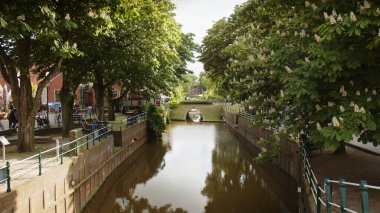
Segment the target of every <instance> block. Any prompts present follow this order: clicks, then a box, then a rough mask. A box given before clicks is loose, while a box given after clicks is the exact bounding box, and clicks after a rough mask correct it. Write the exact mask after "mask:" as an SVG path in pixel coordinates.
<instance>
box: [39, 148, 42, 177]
mask: <svg viewBox="0 0 380 213" xmlns="http://www.w3.org/2000/svg"><path fill="white" fill-rule="evenodd" d="M41 159H42V157H41V151H40V152H39V153H38V176H41V174H42V163H41V161H42V160H41Z"/></svg>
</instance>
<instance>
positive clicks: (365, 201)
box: [225, 107, 380, 213]
mask: <svg viewBox="0 0 380 213" xmlns="http://www.w3.org/2000/svg"><path fill="white" fill-rule="evenodd" d="M225 110H227V111H229V112H231V113H229V114H226V120H228V122H230V123H236V124H239V128H242V129H244V128H246V127H245V126H246V122H245V121H251V120H252V115H251V114H249V113H247V112H241V110H240V109H236V108H235V109H233V108H230V107H225ZM241 120H244V122H242V121H241ZM241 124H244V125H243V127H240V125H241ZM248 130H249V131H254V132H255V133H254V135H256V136H260V137H263V138H267V137H268V136H269V135H270V134H271V133H270V131H268V130H265V129H261V128H254V127H252V128H250V129H248ZM244 135H245V134H244ZM283 143H286V144H287V145H285V146H283V147H293V146H294V145H295V143H294V142H291V141H290V140H284V141H283ZM290 143H291V145H292V146H288V145H289V144H290ZM283 145H284V144H283ZM297 146H298V145H297ZM293 148H294V147H293ZM297 149H298V148H297ZM299 149H300V150H301V155H302V156H301V157H302V164H303V168H304V174H305V177H306V179H307V183H308V186H307V187H308V188H310V191H311V194H312V196H313V199H314V201H315V205H316V210H317V213H320V212H322V207H324V208H326V212H327V213H330V212H333V209H334V208H337V209H339V210H340V211H341V212H353V213H356V212H364V213H367V212H370V205H369V201H370V199H369V193H368V190H377V191H378V192H379V193H380V187H379V186H372V185H368V184H367V182H366V181H365V180H362V181H360V182H359V183H352V182H347V181H345V180H344V179H340V180H332V179H330V178H325V179H324V182H323V183H322V184H321V183H319V182H318V180H317V178H316V176H315V174H314V171H313V169H312V167H311V165H310V161H309V159H308V155H307V151H306V149H305V147H304V146H301V147H299ZM292 150H293V151H294V149H292ZM292 150H289V151H292ZM285 151H287V150H285ZM279 161H280V162H281V159H280V160H279ZM280 167H282V166H281V163H280ZM334 186H335V187H337V188H338V191H339V193H334V195H335V196H334V199H333V188H334ZM348 186H349V187H356V188H357V189H358V191H359V194H358V195H360V205H361V209H360V210H353V209H351V208H349V207H348V205H347V203H348V202H347V187H348ZM334 201H335V202H334ZM336 201H340V202H336Z"/></svg>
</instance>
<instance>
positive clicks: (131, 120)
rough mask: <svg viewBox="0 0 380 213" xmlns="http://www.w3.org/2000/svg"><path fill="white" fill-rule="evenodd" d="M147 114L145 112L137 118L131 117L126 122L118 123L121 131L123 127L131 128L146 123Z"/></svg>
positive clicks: (136, 116)
mask: <svg viewBox="0 0 380 213" xmlns="http://www.w3.org/2000/svg"><path fill="white" fill-rule="evenodd" d="M146 116H147V114H146V112H143V113H141V114H138V115H135V116H131V117H128V118H126V119H124V120H120V121H119V122H120V123H116V124H117V125H119V127H120V131H121V129H122V128H123V127H129V126H133V125H135V124H138V123H140V122H142V121H145V120H146Z"/></svg>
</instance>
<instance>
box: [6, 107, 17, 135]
mask: <svg viewBox="0 0 380 213" xmlns="http://www.w3.org/2000/svg"><path fill="white" fill-rule="evenodd" d="M9 110H10V111H9V113H8V117H7V118H8V122H9V129H11V128H15V127H16V124H17V115H16V109H15V108H14V107H13V105H11V106H10V107H9Z"/></svg>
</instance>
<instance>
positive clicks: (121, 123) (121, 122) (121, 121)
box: [120, 120, 123, 132]
mask: <svg viewBox="0 0 380 213" xmlns="http://www.w3.org/2000/svg"><path fill="white" fill-rule="evenodd" d="M122 125H123V120H120V132H121V129H122Z"/></svg>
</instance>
